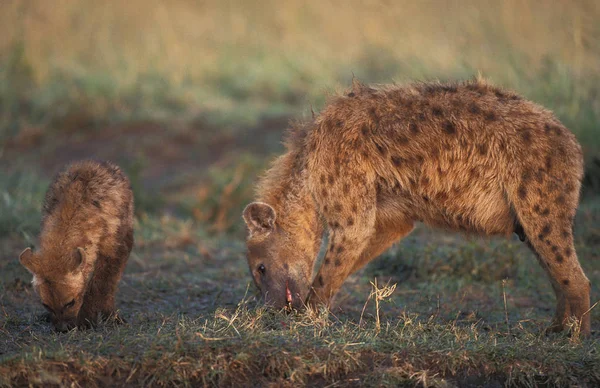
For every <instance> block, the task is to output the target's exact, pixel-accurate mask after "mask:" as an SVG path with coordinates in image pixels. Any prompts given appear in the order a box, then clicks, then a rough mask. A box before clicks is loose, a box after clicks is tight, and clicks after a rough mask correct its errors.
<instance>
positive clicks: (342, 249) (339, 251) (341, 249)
mask: <svg viewBox="0 0 600 388" xmlns="http://www.w3.org/2000/svg"><path fill="white" fill-rule="evenodd" d="M342 252H344V247H343V246H341V245H340V246H339V247H338V249H337V253H338V255H339V254H340V253H342Z"/></svg>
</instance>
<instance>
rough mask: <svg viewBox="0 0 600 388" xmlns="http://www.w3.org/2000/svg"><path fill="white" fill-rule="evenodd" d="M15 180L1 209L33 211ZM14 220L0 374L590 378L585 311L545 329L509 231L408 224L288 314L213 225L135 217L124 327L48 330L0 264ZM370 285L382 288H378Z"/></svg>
mask: <svg viewBox="0 0 600 388" xmlns="http://www.w3.org/2000/svg"><path fill="white" fill-rule="evenodd" d="M18 178H19V179H18V180H19V181H21V182H31V183H30V184H29V185H26V184H24V185H22V186H21V187H19V188H15V187H14V185H13V182H14V180H15V179H17V178H16V177H10V178H9V179H7V180H4V181H2V187H1V190H0V191H1V192H2V193H4V194H5V196H6V193H8V192H12V197H11V198H14V201H15V202H14V203H12V204H11V206H10V207H11V208H12V207H18V208H19V209H33V208H36V207H37V206H39V202H40V200H41V193H42V192H43V190H42V189H43V188H44V187H45V183H46V182H45V181H43V180H38V179H35V178H36V177H35V176H27V175H26V174H24V175H23V176H21V177H18ZM26 193H37V194H32V195H21V194H26ZM599 210H600V207H599V206H598V202H597V201H592V202H586V203H584V204H583V205H582V207H581V209H580V212H579V214H578V217H577V226H576V240H577V249H578V253H579V257H580V260H581V262H582V265H583V266H584V268H585V270H586V273H587V274H588V276H589V277H590V279H591V281H592V284H593V289H592V299H593V301H597V300H599V299H600V289H599V288H598V284H600V265H598V263H599V262H600V261H599V260H598V252H599V251H600V250H599V249H598V247H599V246H600V239H599V237H600V235H599V234H598V231H599V230H600V212H599ZM20 217H22V218H20V219H22V220H24V221H27V219H29V221H28V222H22V223H21V224H22V225H25V226H23V227H22V228H21V229H14V230H13V231H11V232H10V233H8V234H7V235H5V237H3V238H2V239H1V240H0V242H1V249H2V252H3V256H5V257H7V258H11V259H10V260H3V261H0V295H1V299H0V317H1V319H0V349H2V350H0V376H2V377H1V378H0V385H11V386H15V385H17V386H19V385H27V384H33V385H72V384H75V385H81V386H102V385H106V384H110V385H130V386H138V385H144V386H146V385H152V386H163V385H182V386H185V385H236V386H238V385H241V386H250V385H251V386H256V385H268V384H276V385H284V386H285V385H330V384H334V385H337V386H358V385H373V386H377V385H382V384H383V385H407V386H414V385H418V386H453V385H461V386H464V385H485V384H488V385H494V386H497V385H504V384H507V385H519V386H521V385H522V386H537V385H552V386H554V385H557V386H563V385H570V384H574V383H576V384H578V385H583V386H585V385H588V386H593V385H596V384H598V383H600V374H598V371H597V367H596V366H597V364H598V362H600V358H599V357H600V353H599V352H598V350H599V349H600V343H599V342H598V341H599V339H598V335H597V331H598V328H599V327H600V319H599V318H598V314H596V313H595V310H594V314H593V315H592V327H593V329H594V330H595V331H596V332H595V334H594V335H593V336H592V338H590V339H587V340H584V341H581V340H579V339H578V338H577V337H569V336H567V335H566V334H564V333H562V334H555V335H550V336H546V335H545V334H544V333H543V329H544V327H545V326H546V325H547V324H548V323H549V320H550V317H551V316H552V314H553V308H554V296H553V293H552V290H551V287H550V285H549V282H548V281H547V279H546V277H545V275H544V273H543V271H542V269H541V268H539V266H538V265H537V263H536V261H535V259H534V257H533V255H532V254H531V253H530V252H529V251H528V250H527V248H525V247H524V245H523V244H521V243H520V242H518V239H516V237H515V238H514V239H512V240H503V239H491V240H487V239H479V238H463V237H460V236H459V235H455V234H445V233H440V232H439V231H431V230H428V229H426V228H418V229H417V230H416V231H415V232H414V233H413V234H411V236H409V237H408V238H407V239H406V240H405V241H403V242H402V243H401V244H399V245H397V246H395V247H394V248H393V249H391V250H390V251H389V252H387V253H386V254H384V255H383V256H382V257H381V258H379V259H378V260H376V261H374V262H373V263H371V264H370V265H368V266H367V267H366V268H365V269H364V270H362V271H360V272H359V273H358V274H355V275H353V276H352V277H351V278H350V279H349V280H348V281H347V283H346V285H345V286H344V288H343V289H342V291H341V292H340V295H339V296H338V298H337V307H336V308H334V309H333V310H332V311H331V312H326V311H320V312H317V313H314V314H306V313H292V314H289V313H285V312H278V311H271V310H268V309H265V308H264V307H262V306H261V304H260V301H259V300H257V298H256V294H255V291H254V289H253V286H252V284H251V283H250V279H249V276H248V274H247V267H246V262H245V257H244V256H245V249H244V246H243V242H242V241H241V240H240V239H235V238H230V237H226V236H227V235H226V234H225V235H223V234H217V235H214V234H213V233H211V231H209V230H207V229H206V227H205V226H204V224H203V223H202V222H199V221H194V220H191V219H182V218H180V217H170V216H166V215H163V216H158V215H152V214H149V213H144V214H142V215H141V216H139V217H137V221H136V248H135V250H134V252H133V254H132V256H131V258H130V260H129V263H128V267H127V270H126V273H125V276H124V278H123V280H122V283H121V286H120V291H119V294H118V302H117V304H118V307H119V308H120V310H121V313H122V315H123V316H124V317H125V319H126V320H127V323H125V324H122V325H113V324H111V323H106V324H104V325H101V326H99V327H98V328H96V329H94V330H87V331H77V330H76V331H73V332H70V333H67V334H59V333H55V332H53V331H52V330H51V329H50V327H49V324H48V323H47V322H45V321H44V319H43V308H42V307H41V306H40V305H39V302H38V301H37V298H36V296H35V295H34V294H33V291H32V289H31V286H30V284H29V279H30V275H29V274H28V273H27V272H26V270H25V269H23V268H22V267H21V266H20V265H19V263H18V261H17V260H16V257H17V255H18V252H19V250H20V249H21V248H22V247H23V246H25V245H27V244H29V243H32V242H35V239H34V238H33V237H32V236H35V234H36V233H37V228H38V226H37V224H36V223H34V222H33V221H34V220H37V217H38V215H37V214H35V213H34V212H23V213H20ZM211 235H212V236H211ZM190 269H193V270H190ZM373 282H375V284H378V288H377V290H378V291H377V292H376V290H375V289H374V286H373ZM382 285H383V286H382ZM385 285H387V286H388V287H389V286H392V285H395V290H388V291H392V292H388V295H386V296H385V297H381V295H382V293H384V292H383V291H385ZM375 295H377V296H379V298H377V299H378V300H377V303H378V306H377V307H376V304H375V300H374V296H375Z"/></svg>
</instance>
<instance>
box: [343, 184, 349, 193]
mask: <svg viewBox="0 0 600 388" xmlns="http://www.w3.org/2000/svg"><path fill="white" fill-rule="evenodd" d="M349 192H350V184H349V183H344V194H348V193H349Z"/></svg>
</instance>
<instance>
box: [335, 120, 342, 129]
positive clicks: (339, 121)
mask: <svg viewBox="0 0 600 388" xmlns="http://www.w3.org/2000/svg"><path fill="white" fill-rule="evenodd" d="M335 125H336V127H338V128H341V127H343V126H344V122H343V121H342V120H338V121H337V122H336V123H335Z"/></svg>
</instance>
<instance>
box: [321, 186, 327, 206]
mask: <svg viewBox="0 0 600 388" xmlns="http://www.w3.org/2000/svg"><path fill="white" fill-rule="evenodd" d="M321 196H322V197H323V198H327V189H326V188H323V189H321ZM324 209H327V205H325V208H324Z"/></svg>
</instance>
